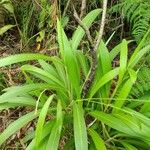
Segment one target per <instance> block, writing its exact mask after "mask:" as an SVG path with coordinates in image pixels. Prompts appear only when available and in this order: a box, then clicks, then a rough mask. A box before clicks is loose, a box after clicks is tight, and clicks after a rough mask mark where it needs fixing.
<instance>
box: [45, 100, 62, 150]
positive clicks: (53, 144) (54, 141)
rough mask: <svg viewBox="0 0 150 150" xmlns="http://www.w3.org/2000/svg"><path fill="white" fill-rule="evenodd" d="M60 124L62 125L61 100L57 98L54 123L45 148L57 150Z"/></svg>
mask: <svg viewBox="0 0 150 150" xmlns="http://www.w3.org/2000/svg"><path fill="white" fill-rule="evenodd" d="M62 125H63V113H62V106H61V101H60V100H59V101H58V104H57V118H56V123H55V124H54V126H53V128H52V131H51V134H50V137H49V140H48V142H47V146H46V150H58V146H59V140H60V136H61V130H62Z"/></svg>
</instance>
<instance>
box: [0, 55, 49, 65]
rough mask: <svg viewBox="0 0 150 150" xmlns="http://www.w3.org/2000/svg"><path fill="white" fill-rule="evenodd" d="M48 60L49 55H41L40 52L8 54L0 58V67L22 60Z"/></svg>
mask: <svg viewBox="0 0 150 150" xmlns="http://www.w3.org/2000/svg"><path fill="white" fill-rule="evenodd" d="M39 59H43V60H49V61H51V60H52V59H51V57H49V56H46V55H42V54H31V53H29V54H16V55H12V56H8V57H5V58H0V67H4V66H8V65H11V64H15V63H19V62H23V61H29V60H39Z"/></svg>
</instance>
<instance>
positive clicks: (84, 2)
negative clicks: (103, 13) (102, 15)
mask: <svg viewBox="0 0 150 150" xmlns="http://www.w3.org/2000/svg"><path fill="white" fill-rule="evenodd" d="M85 10H86V0H82V5H81V13H80V18H82V17H83V15H84V13H85Z"/></svg>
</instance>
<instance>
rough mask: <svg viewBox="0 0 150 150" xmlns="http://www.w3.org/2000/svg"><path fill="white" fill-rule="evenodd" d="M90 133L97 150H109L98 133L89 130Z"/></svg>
mask: <svg viewBox="0 0 150 150" xmlns="http://www.w3.org/2000/svg"><path fill="white" fill-rule="evenodd" d="M88 133H89V135H90V136H91V137H92V140H93V142H94V144H95V147H96V149H97V150H107V149H106V146H105V143H104V141H103V139H102V138H101V137H100V135H99V134H98V133H97V132H96V131H94V130H93V129H88Z"/></svg>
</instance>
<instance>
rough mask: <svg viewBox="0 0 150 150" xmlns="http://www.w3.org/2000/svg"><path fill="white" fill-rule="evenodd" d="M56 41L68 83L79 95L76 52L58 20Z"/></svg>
mask: <svg viewBox="0 0 150 150" xmlns="http://www.w3.org/2000/svg"><path fill="white" fill-rule="evenodd" d="M57 32H58V42H59V47H60V53H61V57H62V59H63V61H64V63H65V65H66V70H67V73H68V77H69V80H70V83H71V84H72V87H73V89H74V90H75V92H76V95H77V97H78V98H79V97H80V93H79V91H80V72H79V66H78V63H77V58H76V53H75V51H74V50H73V49H72V47H71V45H70V42H69V41H68V39H67V36H66V34H65V32H64V30H63V29H62V27H61V24H60V21H59V20H58V21H57Z"/></svg>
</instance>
